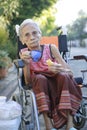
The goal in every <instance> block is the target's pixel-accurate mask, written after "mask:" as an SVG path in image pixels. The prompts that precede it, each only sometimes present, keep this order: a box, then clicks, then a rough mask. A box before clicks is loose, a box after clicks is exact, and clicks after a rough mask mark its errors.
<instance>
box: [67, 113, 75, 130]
mask: <svg viewBox="0 0 87 130" xmlns="http://www.w3.org/2000/svg"><path fill="white" fill-rule="evenodd" d="M72 127H73V117H72V116H71V115H70V114H69V113H68V121H67V126H66V130H70V128H72Z"/></svg>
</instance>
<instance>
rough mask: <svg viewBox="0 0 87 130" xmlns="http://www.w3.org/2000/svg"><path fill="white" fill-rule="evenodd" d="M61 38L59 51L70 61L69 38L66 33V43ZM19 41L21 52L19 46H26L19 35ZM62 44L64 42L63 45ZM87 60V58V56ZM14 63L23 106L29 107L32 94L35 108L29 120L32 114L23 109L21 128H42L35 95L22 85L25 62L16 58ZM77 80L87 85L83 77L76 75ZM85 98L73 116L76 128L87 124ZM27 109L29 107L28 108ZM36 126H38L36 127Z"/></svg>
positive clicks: (30, 129)
mask: <svg viewBox="0 0 87 130" xmlns="http://www.w3.org/2000/svg"><path fill="white" fill-rule="evenodd" d="M61 38H63V36H61V37H60V38H59V47H60V49H59V51H60V53H61V55H62V57H63V58H64V60H65V61H66V62H68V57H67V52H68V49H67V39H66V36H65V35H64V44H63V40H62V39H61ZM65 40H66V41H65ZM17 42H18V53H19V48H21V49H22V48H24V47H26V46H25V45H22V44H21V42H20V41H19V37H18V36H17ZM61 42H62V43H61ZM61 44H62V46H61ZM63 45H64V46H65V47H64V46H63ZM18 58H19V57H18ZM74 59H76V60H78V59H81V57H79V56H77V57H74ZM84 59H85V58H84ZM86 60H87V58H86ZM14 63H15V65H16V67H17V70H18V83H19V89H20V97H21V98H22V102H21V105H22V106H23V108H24V109H25V104H26V106H27V107H29V102H28V99H27V98H28V97H30V96H31V104H32V108H33V109H32V110H33V111H31V121H29V120H28V118H27V117H29V116H30V115H29V114H28V115H27V116H26V114H25V112H24V111H23V117H22V123H21V127H20V129H21V130H22V128H23V130H40V124H39V117H38V110H37V105H36V99H35V95H34V93H33V91H32V90H26V89H24V88H23V86H22V80H21V79H22V68H23V67H24V64H23V62H22V60H16V61H14ZM86 71H87V70H86ZM82 74H83V78H84V71H82ZM75 80H76V82H77V83H78V84H81V85H82V86H83V87H87V84H86V85H84V84H83V79H82V77H76V78H75ZM27 92H28V93H27ZM23 96H25V100H26V103H25V104H24V103H23V101H24V99H23ZM85 99H87V97H83V99H82V102H81V106H80V108H79V110H78V111H77V113H76V115H75V116H74V118H73V123H74V125H75V128H77V129H80V128H82V127H83V126H84V125H85V122H86V119H87V116H86V105H87V103H85V101H84V100H85ZM27 109H29V108H27ZM33 113H34V114H33ZM35 122H36V124H35ZM35 127H36V129H35Z"/></svg>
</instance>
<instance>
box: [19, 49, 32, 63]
mask: <svg viewBox="0 0 87 130" xmlns="http://www.w3.org/2000/svg"><path fill="white" fill-rule="evenodd" d="M19 56H20V58H21V59H22V60H23V61H24V62H25V64H29V61H30V58H31V52H30V51H24V52H22V53H21V52H19Z"/></svg>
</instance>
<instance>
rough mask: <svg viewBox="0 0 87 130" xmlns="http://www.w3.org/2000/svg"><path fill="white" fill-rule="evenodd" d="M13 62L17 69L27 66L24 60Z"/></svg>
mask: <svg viewBox="0 0 87 130" xmlns="http://www.w3.org/2000/svg"><path fill="white" fill-rule="evenodd" d="M13 62H14V64H15V66H16V67H17V68H23V67H24V66H25V64H24V62H23V60H22V59H16V60H14V61H13Z"/></svg>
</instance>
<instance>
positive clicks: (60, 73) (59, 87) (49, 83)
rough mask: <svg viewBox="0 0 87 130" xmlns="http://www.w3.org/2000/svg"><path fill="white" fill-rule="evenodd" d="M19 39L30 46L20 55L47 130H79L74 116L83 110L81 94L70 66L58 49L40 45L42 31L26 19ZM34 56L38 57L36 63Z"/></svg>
mask: <svg viewBox="0 0 87 130" xmlns="http://www.w3.org/2000/svg"><path fill="white" fill-rule="evenodd" d="M19 38H20V41H21V42H22V44H26V46H27V48H26V49H25V50H21V52H20V57H21V59H23V60H24V62H25V67H24V75H25V82H26V84H29V83H30V82H31V83H32V88H33V91H34V93H35V96H36V101H37V106H38V110H39V113H42V114H43V117H44V120H45V124H46V130H56V129H58V128H60V127H62V126H63V125H64V124H67V125H66V130H76V129H75V128H74V127H73V116H74V114H75V113H76V112H77V110H78V108H79V106H80V102H81V99H82V93H81V90H80V88H79V87H78V85H77V84H76V82H75V81H74V79H73V74H72V72H71V70H70V68H69V66H68V65H67V63H66V62H65V61H64V60H63V58H62V57H61V55H60V53H59V51H58V49H57V47H56V46H55V45H53V44H49V45H48V44H46V45H45V44H44V45H40V39H41V30H40V28H39V26H38V24H37V23H36V22H34V21H33V20H31V19H26V20H24V21H23V22H22V23H21V25H20V27H19ZM33 54H36V55H37V58H36V59H35V57H33ZM36 55H35V56H36Z"/></svg>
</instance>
